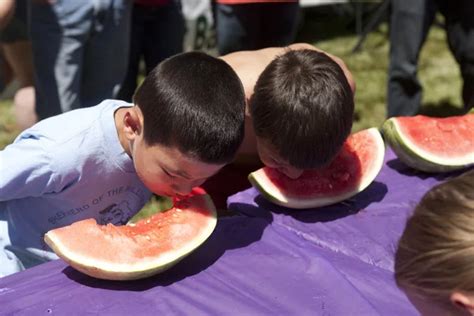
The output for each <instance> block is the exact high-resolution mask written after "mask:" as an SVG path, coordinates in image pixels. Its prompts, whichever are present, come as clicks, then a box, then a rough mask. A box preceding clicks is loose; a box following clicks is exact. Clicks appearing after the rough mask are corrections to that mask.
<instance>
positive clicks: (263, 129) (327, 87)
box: [250, 49, 354, 169]
mask: <svg viewBox="0 0 474 316" xmlns="http://www.w3.org/2000/svg"><path fill="white" fill-rule="evenodd" d="M250 112H251V116H252V121H253V124H254V129H255V133H256V135H257V136H258V137H261V138H263V139H265V140H266V141H268V142H269V143H270V144H272V145H273V146H274V147H275V148H276V149H277V150H278V152H279V155H280V156H281V157H282V158H283V159H285V160H286V161H288V162H289V163H290V165H292V166H294V167H296V168H301V169H307V168H317V167H322V166H324V165H326V164H328V163H329V162H330V161H331V160H332V159H333V158H334V157H335V155H336V154H337V153H338V152H339V150H340V149H341V146H342V144H343V143H344V141H345V140H346V138H347V136H348V135H349V134H350V132H351V128H352V118H353V113H354V99H353V94H352V90H351V88H350V86H349V83H348V81H347V79H346V76H345V75H344V72H343V71H342V69H341V68H340V67H339V65H338V64H337V63H336V62H335V61H333V60H332V59H331V58H330V57H328V56H327V55H326V54H324V53H320V52H317V51H314V50H308V49H304V50H290V51H287V52H286V53H284V54H283V55H281V56H279V57H277V58H276V59H274V60H273V61H272V62H271V63H270V64H269V65H268V66H267V67H266V68H265V70H264V71H263V72H262V74H261V75H260V77H259V78H258V80H257V83H256V85H255V89H254V94H253V96H252V97H251V100H250Z"/></svg>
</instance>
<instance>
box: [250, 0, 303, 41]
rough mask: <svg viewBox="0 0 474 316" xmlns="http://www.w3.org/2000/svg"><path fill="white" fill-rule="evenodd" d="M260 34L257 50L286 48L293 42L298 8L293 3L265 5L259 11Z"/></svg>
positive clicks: (297, 20)
mask: <svg viewBox="0 0 474 316" xmlns="http://www.w3.org/2000/svg"><path fill="white" fill-rule="evenodd" d="M260 14H261V19H262V32H261V33H260V35H261V36H260V38H259V39H258V42H259V43H258V46H259V47H258V48H265V47H282V46H287V45H289V44H291V43H293V41H294V40H295V36H296V31H297V29H298V23H299V15H300V7H299V3H298V2H294V3H277V2H275V3H265V4H262V8H261V9H260Z"/></svg>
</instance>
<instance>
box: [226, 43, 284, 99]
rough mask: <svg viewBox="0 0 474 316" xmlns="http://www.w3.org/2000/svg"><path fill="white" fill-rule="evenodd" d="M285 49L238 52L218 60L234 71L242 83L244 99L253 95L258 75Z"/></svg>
mask: <svg viewBox="0 0 474 316" xmlns="http://www.w3.org/2000/svg"><path fill="white" fill-rule="evenodd" d="M285 49H286V47H270V48H264V49H259V50H252V51H240V52H235V53H230V54H227V55H224V56H221V57H220V58H221V59H223V60H224V61H225V62H226V63H228V64H229V65H230V66H231V67H232V69H234V71H235V72H236V73H237V75H238V76H239V78H240V80H241V81H242V84H243V86H244V90H245V95H246V97H250V96H251V95H252V94H253V88H254V87H255V83H256V82H257V79H258V77H259V76H260V74H261V73H262V72H263V70H264V69H265V68H266V67H267V66H268V64H269V63H270V62H271V61H272V60H273V59H275V57H276V56H278V55H280V54H282V53H283V52H284V50H285Z"/></svg>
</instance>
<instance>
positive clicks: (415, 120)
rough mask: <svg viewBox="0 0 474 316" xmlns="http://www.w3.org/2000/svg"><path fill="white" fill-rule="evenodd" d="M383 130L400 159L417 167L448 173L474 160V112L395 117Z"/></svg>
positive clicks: (384, 125) (389, 120)
mask: <svg viewBox="0 0 474 316" xmlns="http://www.w3.org/2000/svg"><path fill="white" fill-rule="evenodd" d="M382 130H383V133H384V135H385V138H386V140H387V142H388V143H389V145H390V147H392V149H393V151H394V152H395V153H396V154H397V156H398V158H399V159H400V160H401V161H403V162H404V163H405V164H406V165H408V166H410V167H412V168H414V169H417V170H421V171H426V172H445V171H451V170H457V169H462V168H464V167H466V166H469V165H471V164H473V163H474V114H466V115H462V116H452V117H447V118H434V117H427V116H423V115H418V116H413V117H393V118H390V119H388V120H387V121H385V123H384V124H383V127H382Z"/></svg>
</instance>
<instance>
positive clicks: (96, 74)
mask: <svg viewBox="0 0 474 316" xmlns="http://www.w3.org/2000/svg"><path fill="white" fill-rule="evenodd" d="M94 4H95V6H96V7H95V11H94V17H93V29H92V30H91V33H90V34H89V38H88V40H87V43H86V46H85V48H84V49H85V51H84V66H83V72H82V89H81V106H82V107H88V106H94V105H97V104H99V103H100V102H101V101H103V100H104V99H109V98H115V97H116V96H117V94H118V92H119V90H120V86H121V84H122V82H123V80H124V78H125V74H126V73H127V68H128V51H129V45H130V18H131V11H132V7H131V4H132V2H131V1H129V0H107V1H100V2H98V1H94Z"/></svg>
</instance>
